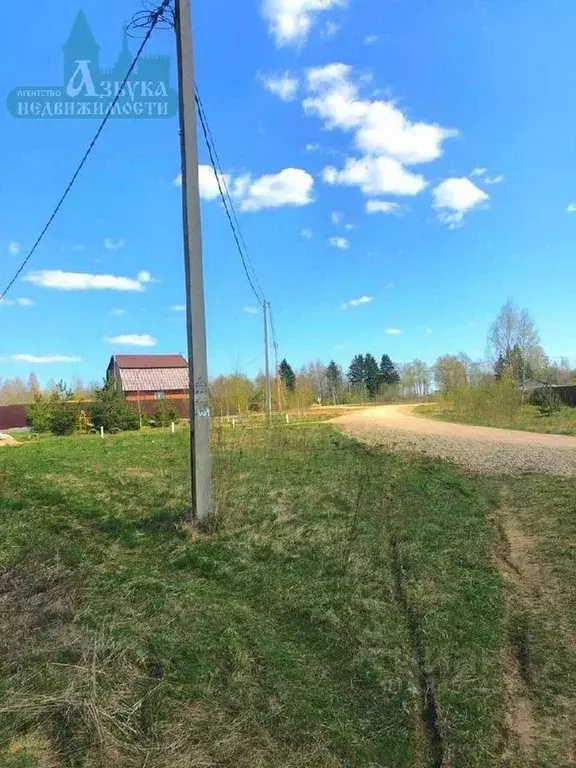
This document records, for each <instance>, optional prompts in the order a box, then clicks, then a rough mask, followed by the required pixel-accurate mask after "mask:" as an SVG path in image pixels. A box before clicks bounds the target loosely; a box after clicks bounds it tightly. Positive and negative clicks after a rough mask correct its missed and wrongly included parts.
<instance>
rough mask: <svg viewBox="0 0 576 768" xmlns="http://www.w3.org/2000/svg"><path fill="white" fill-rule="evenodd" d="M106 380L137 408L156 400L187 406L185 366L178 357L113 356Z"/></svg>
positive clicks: (186, 368) (186, 363) (185, 362)
mask: <svg viewBox="0 0 576 768" xmlns="http://www.w3.org/2000/svg"><path fill="white" fill-rule="evenodd" d="M106 380H107V381H108V382H112V383H113V384H114V386H115V387H116V388H117V389H118V390H120V391H121V392H123V393H124V397H125V398H126V400H128V401H129V402H133V403H137V404H138V405H139V407H140V406H141V405H144V404H147V403H148V404H149V403H152V402H154V401H156V400H171V401H177V400H179V401H182V402H181V405H182V406H183V408H181V409H180V410H183V409H184V408H185V409H186V410H187V406H188V380H189V379H188V362H187V361H186V358H184V357H182V355H114V356H113V357H112V358H111V359H110V363H109V364H108V368H107V370H106Z"/></svg>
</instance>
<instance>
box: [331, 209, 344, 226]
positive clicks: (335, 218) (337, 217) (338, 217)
mask: <svg viewBox="0 0 576 768" xmlns="http://www.w3.org/2000/svg"><path fill="white" fill-rule="evenodd" d="M330 218H331V219H332V224H334V225H335V226H336V227H337V226H338V225H339V224H340V223H341V221H342V219H343V218H344V214H343V213H341V212H340V211H332V213H331V214H330Z"/></svg>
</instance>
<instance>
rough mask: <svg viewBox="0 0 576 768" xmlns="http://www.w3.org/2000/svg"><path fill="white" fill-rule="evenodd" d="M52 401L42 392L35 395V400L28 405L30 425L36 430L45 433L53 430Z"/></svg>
mask: <svg viewBox="0 0 576 768" xmlns="http://www.w3.org/2000/svg"><path fill="white" fill-rule="evenodd" d="M52 417H53V413H52V403H51V402H50V398H49V397H46V396H45V395H41V394H40V393H38V394H36V395H34V402H33V403H32V405H30V406H28V409H27V421H28V426H29V427H31V429H32V430H33V431H34V432H39V433H45V432H51V431H52Z"/></svg>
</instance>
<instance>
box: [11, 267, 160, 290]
mask: <svg viewBox="0 0 576 768" xmlns="http://www.w3.org/2000/svg"><path fill="white" fill-rule="evenodd" d="M24 280H25V281H26V282H28V283H32V284H33V285H37V286H39V287H41V288H53V289H55V290H59V291H106V290H107V291H139V292H142V291H145V290H146V287H145V286H146V284H147V283H149V282H151V280H152V276H151V274H150V272H146V271H142V272H140V273H139V274H138V275H137V276H136V278H131V277H116V276H115V275H92V274H88V273H84V272H63V271H62V270H61V269H42V270H40V271H38V272H30V273H29V274H28V275H26V277H25V278H24Z"/></svg>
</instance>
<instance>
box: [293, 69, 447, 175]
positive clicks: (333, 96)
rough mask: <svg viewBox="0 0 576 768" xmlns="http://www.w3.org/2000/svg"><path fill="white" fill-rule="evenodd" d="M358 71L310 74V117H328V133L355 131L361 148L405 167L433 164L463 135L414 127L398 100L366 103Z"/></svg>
mask: <svg viewBox="0 0 576 768" xmlns="http://www.w3.org/2000/svg"><path fill="white" fill-rule="evenodd" d="M352 75H353V70H352V67H350V66H348V65H346V64H328V65H327V66H324V67H317V68H314V69H310V70H308V73H307V80H306V82H307V87H308V90H309V93H310V95H309V97H308V98H306V99H305V100H304V102H303V106H304V110H305V112H307V113H308V114H315V115H317V116H318V117H320V118H322V120H323V121H324V126H325V128H328V129H334V128H340V129H342V130H346V131H349V130H354V131H355V143H356V146H357V147H358V149H360V150H361V151H363V152H366V153H369V154H374V155H385V156H386V157H390V158H394V159H396V160H398V161H399V162H401V163H406V164H417V163H429V162H431V161H433V160H436V159H437V158H439V157H440V156H441V155H442V145H443V142H444V141H445V140H446V139H448V138H451V137H454V136H456V135H457V134H458V132H457V131H456V130H454V129H452V128H443V127H442V126H440V125H437V124H436V123H425V122H412V121H411V120H409V119H408V118H407V117H406V116H405V115H404V114H403V112H402V111H401V110H400V109H399V108H398V106H397V105H396V104H395V103H394V102H392V101H380V100H376V101H370V100H367V99H362V98H361V97H360V94H359V88H358V85H356V83H354V82H353V81H352Z"/></svg>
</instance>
